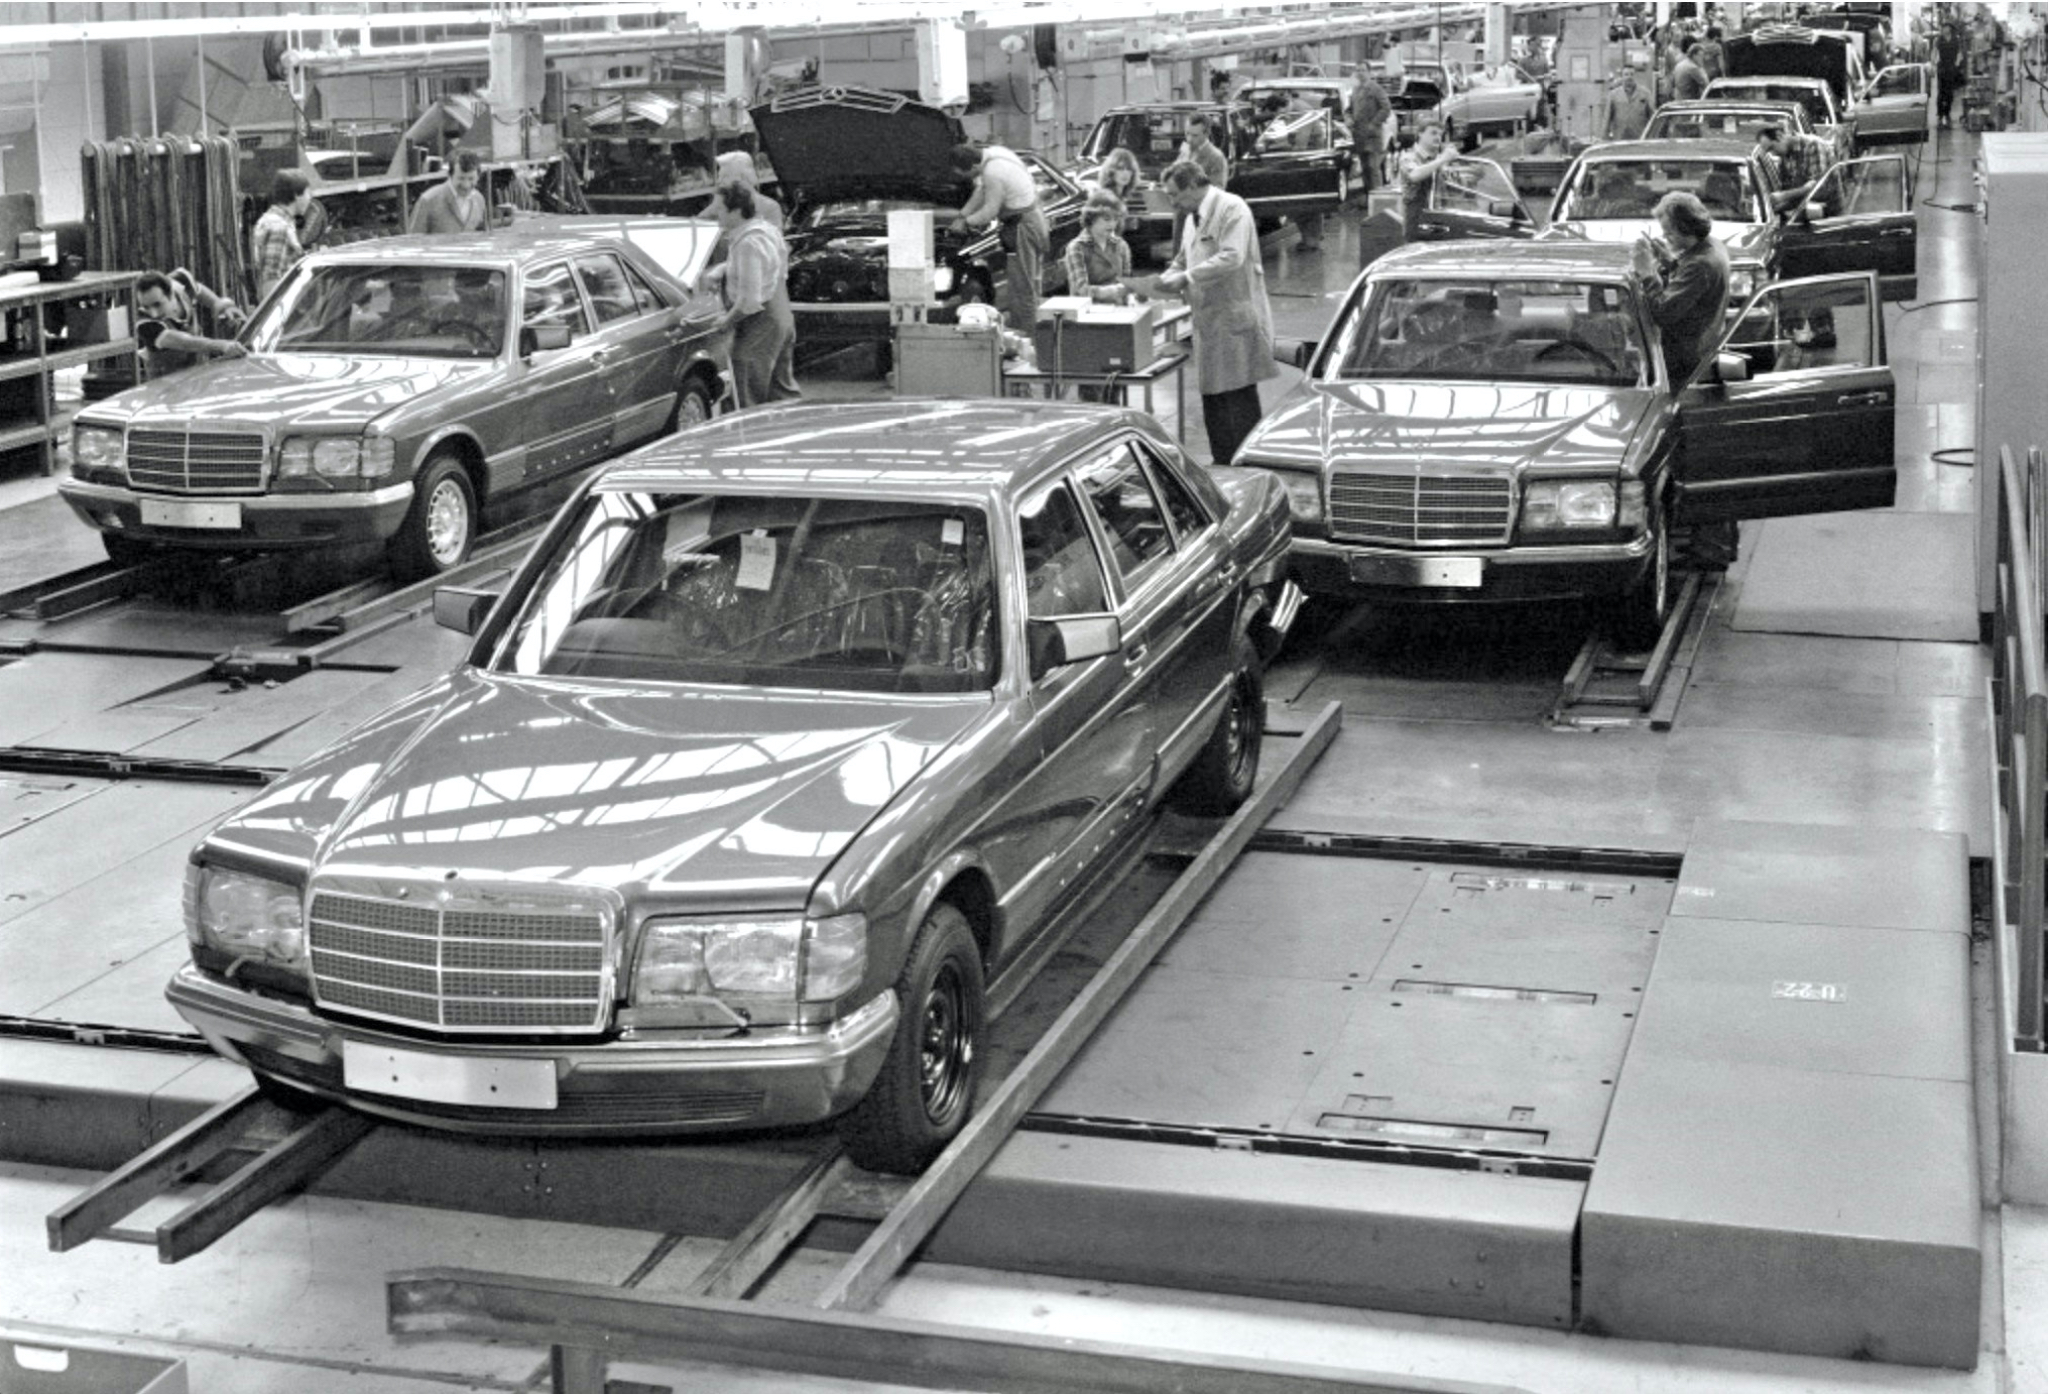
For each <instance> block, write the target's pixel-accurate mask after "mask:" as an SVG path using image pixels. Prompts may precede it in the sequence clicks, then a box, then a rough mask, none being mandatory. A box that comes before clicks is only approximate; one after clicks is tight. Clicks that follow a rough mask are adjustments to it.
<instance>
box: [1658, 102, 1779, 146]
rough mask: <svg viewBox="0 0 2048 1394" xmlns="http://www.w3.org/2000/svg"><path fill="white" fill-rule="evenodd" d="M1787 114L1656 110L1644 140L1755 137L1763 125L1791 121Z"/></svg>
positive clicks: (1761, 110) (1760, 110)
mask: <svg viewBox="0 0 2048 1394" xmlns="http://www.w3.org/2000/svg"><path fill="white" fill-rule="evenodd" d="M1790 117H1791V113H1790V112H1786V111H1770V110H1768V109H1765V108H1762V107H1751V108H1748V109H1745V110H1737V111H1660V112H1658V113H1657V114H1656V115H1655V116H1653V117H1651V118H1650V124H1649V125H1648V126H1647V127H1645V128H1644V129H1643V139H1644V140H1739V141H1743V142H1745V143H1748V142H1753V141H1755V140H1756V133H1757V132H1758V131H1760V130H1762V129H1763V128H1764V127H1766V126H1777V127H1781V128H1782V127H1784V126H1787V125H1790V124H1792V122H1791V120H1790Z"/></svg>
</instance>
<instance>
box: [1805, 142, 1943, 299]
mask: <svg viewBox="0 0 2048 1394" xmlns="http://www.w3.org/2000/svg"><path fill="white" fill-rule="evenodd" d="M1919 255H1920V238H1919V225H1918V219H1917V218H1915V216H1914V214H1913V187H1912V181H1911V176H1910V174H1909V172H1908V170H1907V168H1906V157H1905V156H1904V155H1873V156H1866V157H1865V158H1863V159H1860V160H1846V161H1843V162H1842V163H1841V164H1838V165H1836V166H1835V167H1834V168H1832V169H1830V170H1829V171H1828V172H1827V173H1826V174H1825V175H1824V176H1822V178H1821V180H1820V182H1819V183H1818V184H1816V185H1814V187H1813V188H1812V190H1811V191H1810V192H1808V194H1807V195H1806V200H1805V203H1804V205H1803V206H1801V207H1799V208H1795V209H1793V210H1791V211H1790V212H1788V213H1787V214H1786V215H1785V218H1784V225H1783V229H1782V233H1781V236H1780V239H1779V274H1780V275H1782V276H1785V277H1788V278H1789V277H1795V276H1822V275H1827V274H1830V273H1832V272H1837V271H1874V272H1876V273H1877V276H1878V281H1879V283H1880V285H1881V286H1882V288H1883V291H1884V298H1885V299H1887V300H1910V299H1912V298H1913V296H1914V295H1915V294H1917V293H1918V290H1919V277H1918V262H1919Z"/></svg>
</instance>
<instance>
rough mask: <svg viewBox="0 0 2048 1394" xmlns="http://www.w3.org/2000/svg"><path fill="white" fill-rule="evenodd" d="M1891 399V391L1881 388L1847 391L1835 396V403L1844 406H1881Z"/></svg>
mask: <svg viewBox="0 0 2048 1394" xmlns="http://www.w3.org/2000/svg"><path fill="white" fill-rule="evenodd" d="M1891 399H1892V394H1891V393H1889V392H1886V391H1885V390H1884V389H1882V388H1879V389H1877V390H1875V391H1871V392H1846V393H1844V394H1842V395H1841V396H1840V397H1837V398H1835V404H1836V405H1837V406H1844V407H1881V406H1883V405H1884V404H1885V403H1886V402H1889V401H1890V400H1891Z"/></svg>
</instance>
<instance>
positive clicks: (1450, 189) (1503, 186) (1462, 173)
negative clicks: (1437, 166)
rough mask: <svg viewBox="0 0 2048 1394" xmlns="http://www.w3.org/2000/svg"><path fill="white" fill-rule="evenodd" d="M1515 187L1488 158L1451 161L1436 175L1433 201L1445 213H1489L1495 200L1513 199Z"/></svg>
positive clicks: (1487, 214)
mask: <svg viewBox="0 0 2048 1394" xmlns="http://www.w3.org/2000/svg"><path fill="white" fill-rule="evenodd" d="M1515 197H1516V195H1515V186H1514V185H1513V184H1510V183H1509V182H1508V180H1507V176H1506V175H1504V174H1502V173H1501V171H1500V167H1499V166H1498V165H1495V164H1494V163H1493V162H1492V161H1490V160H1453V161H1451V163H1450V164H1448V165H1446V166H1444V169H1443V172H1442V173H1441V174H1439V175H1438V176H1437V177H1436V184H1435V190H1434V192H1433V194H1432V195H1431V202H1432V204H1433V205H1434V206H1435V207H1437V208H1439V209H1441V210H1443V211H1444V212H1447V213H1476V214H1478V215H1480V216H1482V217H1485V216H1491V215H1492V214H1493V207H1494V205H1495V204H1496V203H1501V202H1506V203H1513V202H1514V201H1515Z"/></svg>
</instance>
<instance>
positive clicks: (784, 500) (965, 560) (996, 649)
mask: <svg viewBox="0 0 2048 1394" xmlns="http://www.w3.org/2000/svg"><path fill="white" fill-rule="evenodd" d="M995 613H996V611H995V587H994V582H993V580H992V577H991V567H990V561H989V549H988V522H987V519H986V518H985V517H984V516H983V514H982V513H981V512H980V511H979V510H977V509H974V508H968V507H961V506H958V505H953V504H936V503H899V502H895V501H890V500H870V499H828V498H800V497H779V498H768V497H760V496H753V495H741V494H648V493H628V492H614V491H601V492H597V493H593V494H591V495H590V496H589V497H588V498H587V499H585V500H584V502H583V505H582V507H581V511H580V514H579V516H578V517H577V519H576V522H575V526H574V528H573V529H572V530H571V531H570V532H569V533H568V534H567V535H566V536H564V537H563V539H562V540H561V542H560V543H559V544H558V545H557V546H556V548H555V550H554V551H553V553H552V554H551V555H550V556H549V557H548V560H547V566H546V568H545V570H544V571H543V572H542V574H541V576H540V579H539V581H538V582H537V583H536V585H535V587H534V589H533V590H532V591H531V592H530V594H529V595H528V597H527V599H526V602H525V604H524V606H523V607H522V610H521V613H520V616H519V619H518V621H517V623H516V624H515V626H514V628H513V630H512V632H511V635H510V638H509V639H508V641H507V644H506V646H505V648H504V650H503V652H502V654H501V656H500V660H499V663H500V666H501V667H502V668H503V669H504V670H505V671H509V672H514V673H533V674H552V675H558V676H565V677H569V676H573V677H592V678H628V679H633V680H636V681H653V682H687V683H718V684H729V685H734V686H767V687H796V688H810V689H825V690H836V691H852V692H941V693H945V692H985V691H987V690H989V689H990V688H991V687H993V686H994V684H995V680H996V673H997V667H998V664H999V660H1000V655H1001V644H1000V643H999V641H998V636H997V631H996V619H995Z"/></svg>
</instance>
